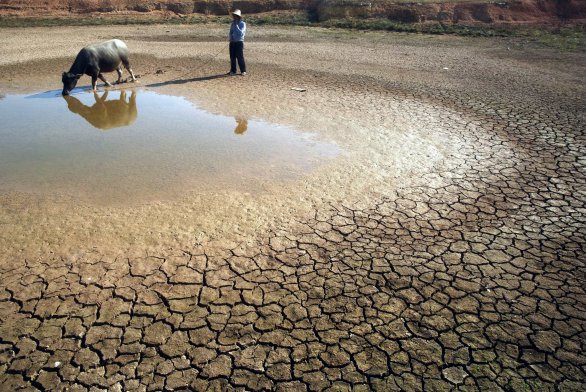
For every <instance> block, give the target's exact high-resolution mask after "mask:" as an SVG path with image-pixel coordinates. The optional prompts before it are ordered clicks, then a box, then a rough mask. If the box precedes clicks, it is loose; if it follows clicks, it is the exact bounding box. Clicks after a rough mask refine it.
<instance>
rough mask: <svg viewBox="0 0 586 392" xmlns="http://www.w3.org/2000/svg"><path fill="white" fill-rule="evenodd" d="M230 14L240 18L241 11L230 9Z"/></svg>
mask: <svg viewBox="0 0 586 392" xmlns="http://www.w3.org/2000/svg"><path fill="white" fill-rule="evenodd" d="M232 15H236V16H238V17H240V18H242V13H241V12H240V10H234V11H232Z"/></svg>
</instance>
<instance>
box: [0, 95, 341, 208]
mask: <svg viewBox="0 0 586 392" xmlns="http://www.w3.org/2000/svg"><path fill="white" fill-rule="evenodd" d="M0 119H1V122H0V191H20V192H30V193H35V194H42V195H46V194H57V195H68V196H73V197H76V198H81V199H86V200H90V201H95V202H103V203H110V202H129V201H130V202H133V201H144V200H156V199H161V198H177V197H182V196H183V195H185V194H186V193H187V192H190V191H220V190H232V189H237V190H242V191H251V192H253V191H256V190H258V189H262V187H263V186H264V185H266V184H272V183H275V182H278V181H283V180H287V179H293V178H297V177H298V176H300V175H303V174H305V173H307V172H308V171H310V170H311V169H312V168H313V167H314V166H315V165H316V164H317V163H318V162H319V161H320V160H322V159H324V158H330V157H333V156H336V155H337V154H339V152H340V151H339V149H338V147H337V146H336V145H333V144H328V143H323V142H319V141H316V140H315V138H314V135H311V134H307V133H301V132H297V131H295V130H293V129H291V128H289V127H286V126H281V125H275V124H270V123H267V122H264V121H260V120H255V119H246V118H233V117H227V116H222V115H215V114H211V113H208V112H205V111H203V110H201V109H198V108H197V107H196V106H195V105H194V104H193V103H191V102H189V101H188V100H186V99H184V98H182V97H176V96H168V95H162V94H157V93H155V92H152V91H148V90H134V89H133V90H126V91H124V90H113V91H109V92H100V93H97V94H94V93H92V92H88V91H84V92H78V93H77V94H75V95H72V96H69V97H62V96H61V95H60V94H58V92H56V91H49V92H46V93H39V94H35V95H28V96H25V95H9V96H5V97H3V98H2V99H0Z"/></svg>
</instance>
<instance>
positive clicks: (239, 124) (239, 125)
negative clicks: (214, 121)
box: [234, 117, 248, 135]
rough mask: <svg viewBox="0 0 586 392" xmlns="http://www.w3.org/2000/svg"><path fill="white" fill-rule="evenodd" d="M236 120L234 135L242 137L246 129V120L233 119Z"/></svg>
mask: <svg viewBox="0 0 586 392" xmlns="http://www.w3.org/2000/svg"><path fill="white" fill-rule="evenodd" d="M235 119H236V128H234V133H235V134H237V135H244V132H246V130H247V129H248V120H247V119H245V118H237V117H236V118H235Z"/></svg>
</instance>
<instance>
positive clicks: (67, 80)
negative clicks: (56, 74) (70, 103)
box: [61, 72, 83, 95]
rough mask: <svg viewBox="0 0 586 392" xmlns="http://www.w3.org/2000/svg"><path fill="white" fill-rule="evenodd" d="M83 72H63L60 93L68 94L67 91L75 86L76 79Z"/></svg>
mask: <svg viewBox="0 0 586 392" xmlns="http://www.w3.org/2000/svg"><path fill="white" fill-rule="evenodd" d="M82 75H83V74H72V73H70V72H63V75H61V81H62V82H63V91H62V92H61V94H63V95H69V92H70V91H71V90H73V89H74V88H75V85H76V84H77V81H78V80H79V78H81V76H82Z"/></svg>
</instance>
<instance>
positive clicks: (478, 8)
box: [0, 0, 586, 25]
mask: <svg viewBox="0 0 586 392" xmlns="http://www.w3.org/2000/svg"><path fill="white" fill-rule="evenodd" d="M231 7H234V8H240V9H242V10H243V12H244V13H246V14H255V13H262V12H270V11H285V10H295V11H302V10H310V11H312V14H313V15H315V16H316V17H317V18H318V19H319V20H328V19H334V18H346V17H358V18H370V17H383V18H388V19H391V20H395V21H400V22H405V23H420V22H442V23H459V24H465V25H475V24H507V25H508V24H531V25H559V24H567V25H578V24H584V23H585V22H586V2H585V1H582V0H505V1H501V2H492V3H488V2H482V1H479V2H474V1H471V2H465V1H464V2H462V1H457V2H439V1H438V2H437V3H428V4H421V3H409V4H405V3H403V4H397V3H394V2H391V1H387V0H374V1H370V2H364V1H359V0H237V1H228V0H190V1H187V0H183V1H182V0H170V1H155V0H153V1H144V0H0V17H2V16H32V17H41V16H42V17H51V16H71V15H75V14H94V13H105V14H106V15H113V16H114V15H120V14H124V15H129V14H130V15H134V16H135V17H149V16H154V17H156V16H161V15H174V14H179V15H187V14H193V13H195V14H204V15H225V14H227V13H228V12H229V10H230V8H231Z"/></svg>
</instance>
